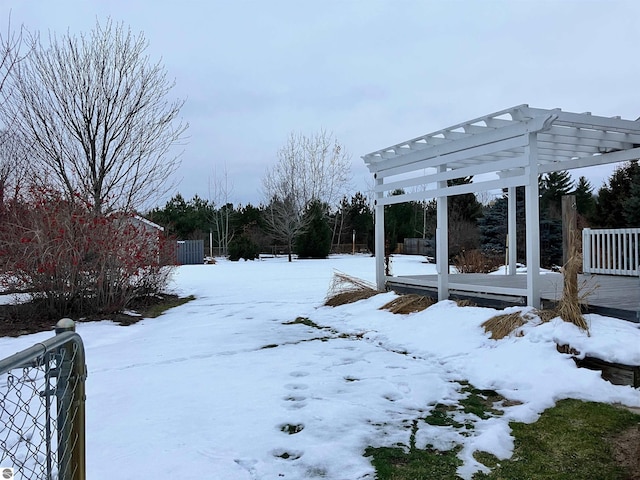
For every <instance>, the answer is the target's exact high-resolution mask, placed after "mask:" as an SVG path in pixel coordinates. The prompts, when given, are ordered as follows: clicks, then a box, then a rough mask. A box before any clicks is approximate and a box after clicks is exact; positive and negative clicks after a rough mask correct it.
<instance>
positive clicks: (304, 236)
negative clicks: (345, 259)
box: [296, 200, 331, 258]
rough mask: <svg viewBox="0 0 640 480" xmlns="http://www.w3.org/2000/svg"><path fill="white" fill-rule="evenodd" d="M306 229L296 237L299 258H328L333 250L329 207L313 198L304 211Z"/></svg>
mask: <svg viewBox="0 0 640 480" xmlns="http://www.w3.org/2000/svg"><path fill="white" fill-rule="evenodd" d="M304 217H306V218H305V219H304V223H305V225H306V226H307V228H305V230H304V231H303V232H302V233H301V234H300V235H298V237H297V238H296V251H297V253H298V257H299V258H327V256H328V255H329V252H330V251H331V228H330V227H329V222H328V207H327V205H326V204H323V203H322V202H320V201H319V200H312V201H311V203H309V205H308V206H307V209H306V210H305V212H304Z"/></svg>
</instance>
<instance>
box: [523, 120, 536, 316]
mask: <svg viewBox="0 0 640 480" xmlns="http://www.w3.org/2000/svg"><path fill="white" fill-rule="evenodd" d="M528 136H529V142H528V143H527V145H526V146H525V155H527V156H528V157H529V165H528V166H527V167H526V169H525V170H526V173H527V177H528V178H527V181H528V184H527V185H526V186H525V187H524V190H525V211H526V225H527V305H529V306H531V307H535V308H540V210H539V207H538V196H539V189H538V144H537V136H536V134H535V133H529V134H528Z"/></svg>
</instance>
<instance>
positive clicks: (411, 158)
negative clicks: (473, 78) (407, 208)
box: [362, 105, 640, 204]
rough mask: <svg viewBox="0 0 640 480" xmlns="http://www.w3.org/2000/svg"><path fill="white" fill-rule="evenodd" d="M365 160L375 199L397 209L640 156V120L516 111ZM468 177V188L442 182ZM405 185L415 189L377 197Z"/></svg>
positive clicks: (529, 109) (394, 147)
mask: <svg viewBox="0 0 640 480" xmlns="http://www.w3.org/2000/svg"><path fill="white" fill-rule="evenodd" d="M362 158H363V160H364V162H365V164H366V165H367V167H368V168H369V170H370V171H371V172H372V173H373V174H374V175H375V178H376V179H377V180H378V182H377V185H376V188H375V189H376V192H378V200H379V201H380V202H382V203H383V204H390V203H400V202H403V201H410V200H417V199H424V198H433V197H438V196H446V195H457V194H461V193H470V192H478V191H486V190H491V189H497V188H504V187H509V186H519V185H527V184H528V183H529V182H531V181H532V180H531V179H532V178H536V179H537V175H538V174H541V173H547V172H553V171H560V170H570V169H573V168H581V167H589V166H594V165H602V164H607V163H615V162H622V161H627V160H632V159H636V158H640V121H639V120H624V119H621V118H619V117H612V118H610V117H602V116H597V115H592V114H591V113H589V112H586V113H572V112H565V111H562V110H561V109H559V108H555V109H541V108H532V107H529V106H528V105H518V106H515V107H512V108H508V109H506V110H502V111H499V112H495V113H492V114H489V115H485V116H483V117H479V118H476V119H473V120H470V121H467V122H464V123H460V124H457V125H454V126H451V127H449V128H445V129H442V130H438V131H436V132H433V133H429V134H426V135H422V136H420V137H416V138H413V139H411V140H407V141H405V142H402V143H398V144H395V145H391V146H389V147H386V148H383V149H380V150H376V151H375V152H371V153H369V154H367V155H364V156H363V157H362ZM484 174H495V175H484ZM469 176H474V181H473V183H472V184H470V185H456V186H451V187H450V186H448V185H447V184H446V181H447V180H451V179H455V178H463V177H469ZM408 187H418V190H419V191H416V192H412V193H409V194H404V195H399V196H395V197H387V198H381V196H382V195H381V194H383V193H384V192H391V191H393V190H396V189H399V188H402V189H407V188H408Z"/></svg>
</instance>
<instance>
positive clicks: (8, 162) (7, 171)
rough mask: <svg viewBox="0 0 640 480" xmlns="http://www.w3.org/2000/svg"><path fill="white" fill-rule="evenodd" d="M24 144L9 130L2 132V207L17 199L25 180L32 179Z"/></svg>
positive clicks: (0, 162)
mask: <svg viewBox="0 0 640 480" xmlns="http://www.w3.org/2000/svg"><path fill="white" fill-rule="evenodd" d="M27 168H28V164H27V155H26V151H25V149H24V142H21V141H19V139H18V138H17V137H16V135H15V134H13V133H12V132H11V131H9V130H0V205H2V203H3V202H4V201H5V200H6V199H8V198H16V197H17V196H18V194H19V193H20V189H21V187H22V186H23V184H24V182H25V179H27V178H30V177H31V176H30V175H27V173H28V171H27Z"/></svg>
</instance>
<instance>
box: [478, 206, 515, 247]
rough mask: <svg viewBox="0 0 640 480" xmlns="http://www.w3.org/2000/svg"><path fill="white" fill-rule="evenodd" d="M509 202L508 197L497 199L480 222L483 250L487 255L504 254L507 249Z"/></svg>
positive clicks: (486, 208) (488, 207)
mask: <svg viewBox="0 0 640 480" xmlns="http://www.w3.org/2000/svg"><path fill="white" fill-rule="evenodd" d="M507 215H508V201H507V197H506V196H502V197H500V198H497V199H496V200H494V201H493V202H491V203H490V204H488V205H487V206H486V207H485V209H484V215H483V217H482V218H480V219H479V220H478V228H479V229H480V235H481V244H482V250H483V251H484V252H486V253H487V254H502V253H504V252H505V248H506V238H507Z"/></svg>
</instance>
